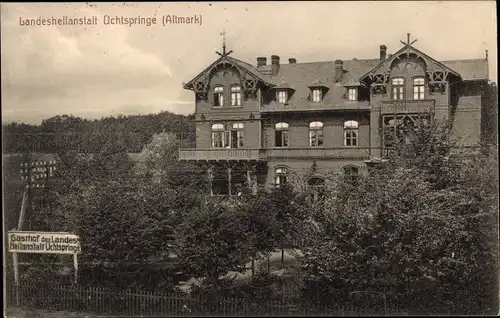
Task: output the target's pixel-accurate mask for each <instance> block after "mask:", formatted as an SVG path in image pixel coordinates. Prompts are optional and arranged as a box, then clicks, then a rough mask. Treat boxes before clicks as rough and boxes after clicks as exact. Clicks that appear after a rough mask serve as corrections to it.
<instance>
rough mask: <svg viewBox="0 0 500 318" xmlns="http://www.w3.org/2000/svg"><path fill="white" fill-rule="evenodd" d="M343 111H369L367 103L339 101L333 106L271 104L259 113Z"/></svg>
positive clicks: (322, 103) (328, 104)
mask: <svg viewBox="0 0 500 318" xmlns="http://www.w3.org/2000/svg"><path fill="white" fill-rule="evenodd" d="M325 110H329V111H343V110H370V102H369V101H341V102H338V103H335V104H331V103H324V102H320V103H312V102H310V103H305V104H304V103H297V102H291V103H290V104H285V105H284V104H280V103H278V102H271V103H269V104H266V105H262V106H261V109H260V111H261V112H262V113H272V112H318V111H325Z"/></svg>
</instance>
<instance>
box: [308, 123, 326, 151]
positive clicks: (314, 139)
mask: <svg viewBox="0 0 500 318" xmlns="http://www.w3.org/2000/svg"><path fill="white" fill-rule="evenodd" d="M323 127H324V125H323V123H322V122H320V121H313V122H311V123H309V146H310V147H323V136H324V135H323Z"/></svg>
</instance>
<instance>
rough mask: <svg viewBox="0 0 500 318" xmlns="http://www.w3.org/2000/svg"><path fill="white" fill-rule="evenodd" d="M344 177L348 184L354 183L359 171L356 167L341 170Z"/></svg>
mask: <svg viewBox="0 0 500 318" xmlns="http://www.w3.org/2000/svg"><path fill="white" fill-rule="evenodd" d="M343 170H344V177H345V178H346V180H347V181H349V182H356V181H357V180H358V178H359V169H358V167H356V166H347V167H344V168H343Z"/></svg>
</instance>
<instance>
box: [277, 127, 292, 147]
mask: <svg viewBox="0 0 500 318" xmlns="http://www.w3.org/2000/svg"><path fill="white" fill-rule="evenodd" d="M289 130H290V125H289V124H288V123H285V122H279V123H276V124H275V125H274V131H275V133H274V146H275V147H288V143H289V140H290V138H289V137H290V136H289ZM278 141H279V144H280V145H278Z"/></svg>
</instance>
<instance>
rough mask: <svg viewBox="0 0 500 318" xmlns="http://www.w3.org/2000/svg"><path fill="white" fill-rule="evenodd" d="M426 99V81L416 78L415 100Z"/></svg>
mask: <svg viewBox="0 0 500 318" xmlns="http://www.w3.org/2000/svg"><path fill="white" fill-rule="evenodd" d="M424 98H425V79H424V78H423V77H416V78H414V79H413V99H414V100H420V99H424Z"/></svg>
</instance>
